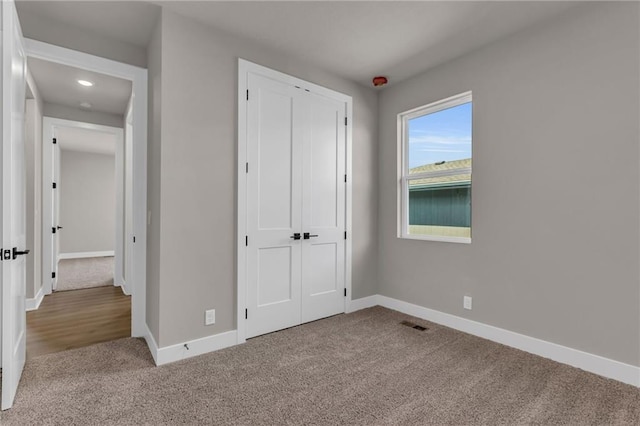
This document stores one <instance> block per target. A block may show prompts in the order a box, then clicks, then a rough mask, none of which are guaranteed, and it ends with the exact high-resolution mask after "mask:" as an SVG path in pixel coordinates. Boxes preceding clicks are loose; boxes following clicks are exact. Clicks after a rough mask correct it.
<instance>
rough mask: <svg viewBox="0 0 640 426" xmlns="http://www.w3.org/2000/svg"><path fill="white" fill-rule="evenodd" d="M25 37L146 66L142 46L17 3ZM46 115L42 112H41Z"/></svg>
mask: <svg viewBox="0 0 640 426" xmlns="http://www.w3.org/2000/svg"><path fill="white" fill-rule="evenodd" d="M18 10H19V16H20V25H21V27H22V33H23V34H24V36H25V38H30V39H33V40H38V41H42V42H45V43H49V44H55V45H56V46H62V47H66V48H69V49H73V50H78V51H80V52H85V53H90V54H92V55H97V56H102V57H103V58H108V59H113V60H114V61H119V62H124V63H127V64H131V65H136V66H139V67H146V65H147V63H146V55H145V49H144V48H142V47H139V46H135V45H133V44H130V43H125V42H122V41H119V40H115V39H113V38H108V37H104V36H102V35H99V34H96V33H95V32H93V31H91V30H87V29H82V28H76V27H72V26H70V25H66V24H62V23H60V22H56V21H53V20H51V19H46V18H43V17H41V16H38V15H36V14H33V13H31V12H29V11H25V10H23V9H21V8H20V7H18ZM45 115H46V114H45Z"/></svg>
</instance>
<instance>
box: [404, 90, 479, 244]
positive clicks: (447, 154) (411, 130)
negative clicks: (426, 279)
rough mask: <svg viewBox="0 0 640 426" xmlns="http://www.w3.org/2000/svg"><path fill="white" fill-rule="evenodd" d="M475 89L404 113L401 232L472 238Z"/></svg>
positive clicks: (418, 236) (447, 238)
mask: <svg viewBox="0 0 640 426" xmlns="http://www.w3.org/2000/svg"><path fill="white" fill-rule="evenodd" d="M471 115H472V102H471V92H467V93H463V94H461V95H457V96H453V97H451V98H448V99H444V100H441V101H438V102H434V103H432V104H429V105H425V106H423V107H420V108H416V109H413V110H411V111H407V112H404V113H402V114H399V115H398V126H399V145H400V147H399V148H400V149H399V152H400V153H401V158H402V161H401V169H400V173H399V177H400V179H399V194H400V196H399V197H398V200H399V203H400V206H399V213H400V215H399V217H400V221H399V223H398V236H399V237H400V238H412V239H423V240H434V241H448V242H458V243H470V242H471V139H472V131H471V121H472V120H471Z"/></svg>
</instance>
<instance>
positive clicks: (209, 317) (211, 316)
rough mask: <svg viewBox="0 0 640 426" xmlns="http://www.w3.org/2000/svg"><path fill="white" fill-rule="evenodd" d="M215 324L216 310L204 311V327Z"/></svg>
mask: <svg viewBox="0 0 640 426" xmlns="http://www.w3.org/2000/svg"><path fill="white" fill-rule="evenodd" d="M215 323H216V310H215V309H209V310H207V311H204V325H211V324H215Z"/></svg>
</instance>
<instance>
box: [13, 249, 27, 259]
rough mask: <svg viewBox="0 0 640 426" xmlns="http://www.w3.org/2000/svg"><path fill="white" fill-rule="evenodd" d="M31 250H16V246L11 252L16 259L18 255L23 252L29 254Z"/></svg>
mask: <svg viewBox="0 0 640 426" xmlns="http://www.w3.org/2000/svg"><path fill="white" fill-rule="evenodd" d="M30 251H31V250H25V251H18V247H14V248H13V250H12V252H13V256H12V257H13V260H16V259H17V258H18V256H22V255H24V254H29V252H30Z"/></svg>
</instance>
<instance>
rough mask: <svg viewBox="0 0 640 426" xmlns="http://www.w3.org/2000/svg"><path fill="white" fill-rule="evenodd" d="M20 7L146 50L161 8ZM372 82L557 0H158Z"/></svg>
mask: <svg viewBox="0 0 640 426" xmlns="http://www.w3.org/2000/svg"><path fill="white" fill-rule="evenodd" d="M20 3H23V4H20V5H19V9H22V10H27V11H30V12H32V13H34V14H38V15H41V16H43V17H46V18H49V19H52V20H55V21H59V22H62V23H64V24H66V25H73V26H76V27H81V28H86V29H90V30H92V31H95V32H96V33H99V34H102V35H104V36H107V37H111V38H114V39H117V40H120V41H126V42H129V43H132V44H135V45H138V46H146V45H147V43H148V42H149V39H150V37H151V33H152V31H153V27H154V22H155V19H156V18H157V16H158V15H157V13H158V10H157V6H155V5H152V4H148V3H144V2H139V1H133V2H117V1H89V2H74V1H53V2H31V1H27V2H20ZM153 3H155V4H156V5H162V6H163V7H165V8H166V9H167V10H171V11H173V12H176V13H179V14H181V15H184V16H187V17H190V18H193V19H195V20H197V21H200V22H202V23H204V24H206V25H209V26H212V27H215V28H218V29H219V30H222V31H224V32H226V33H229V34H232V35H235V36H237V37H241V38H244V39H247V40H252V41H254V42H256V43H258V44H260V45H263V46H265V47H268V48H271V49H275V50H277V51H279V52H282V53H284V54H287V55H290V56H292V57H296V58H299V59H300V60H301V61H304V62H307V63H311V64H314V65H316V66H318V67H320V68H323V69H325V70H328V71H331V72H334V73H336V74H338V75H340V76H343V77H345V78H348V79H351V80H355V81H358V82H360V83H362V84H365V85H370V84H371V78H372V77H373V76H375V75H386V76H388V77H389V80H390V83H391V84H393V83H395V82H399V81H402V80H404V79H406V78H408V77H411V76H413V75H416V74H418V73H420V72H422V71H425V70H426V69H428V68H431V67H434V66H436V65H439V64H441V63H443V62H446V61H448V60H451V59H453V58H455V57H458V56H461V55H463V54H465V53H468V52H470V51H472V50H474V49H477V48H479V47H481V46H483V45H485V44H488V43H490V42H492V41H495V40H498V39H500V38H502V37H505V36H507V35H509V34H512V33H514V32H516V31H518V30H521V29H523V28H525V27H527V26H530V25H533V24H535V23H537V22H540V21H542V20H544V19H547V18H549V17H551V16H553V15H556V14H558V13H560V12H562V11H564V10H566V9H568V8H569V7H571V6H573V5H575V4H577V2H575V1H573V2H571V1H569V2H555V1H537V2H530V1H511V2H500V1H498V2H482V1H331V2H329V1H297V2H289V1H253V2H252V1H155V2H153Z"/></svg>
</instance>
